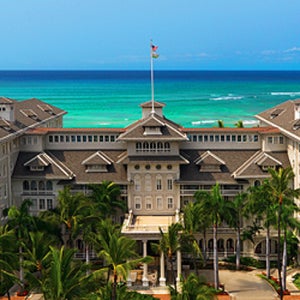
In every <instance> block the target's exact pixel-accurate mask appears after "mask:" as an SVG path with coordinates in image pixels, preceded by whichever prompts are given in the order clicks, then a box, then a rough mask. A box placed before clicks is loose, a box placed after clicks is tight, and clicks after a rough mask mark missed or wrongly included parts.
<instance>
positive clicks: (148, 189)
mask: <svg viewBox="0 0 300 300" xmlns="http://www.w3.org/2000/svg"><path fill="white" fill-rule="evenodd" d="M145 190H146V192H151V191H152V183H151V175H150V174H146V176H145Z"/></svg>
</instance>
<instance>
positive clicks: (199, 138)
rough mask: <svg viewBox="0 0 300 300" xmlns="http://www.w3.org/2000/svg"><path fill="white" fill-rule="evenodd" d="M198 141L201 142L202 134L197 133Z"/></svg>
mask: <svg viewBox="0 0 300 300" xmlns="http://www.w3.org/2000/svg"><path fill="white" fill-rule="evenodd" d="M198 142H201V143H202V142H203V136H202V135H198Z"/></svg>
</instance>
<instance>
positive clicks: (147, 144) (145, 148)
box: [143, 142, 149, 152]
mask: <svg viewBox="0 0 300 300" xmlns="http://www.w3.org/2000/svg"><path fill="white" fill-rule="evenodd" d="M143 148H144V151H145V152H149V143H148V142H144V143H143Z"/></svg>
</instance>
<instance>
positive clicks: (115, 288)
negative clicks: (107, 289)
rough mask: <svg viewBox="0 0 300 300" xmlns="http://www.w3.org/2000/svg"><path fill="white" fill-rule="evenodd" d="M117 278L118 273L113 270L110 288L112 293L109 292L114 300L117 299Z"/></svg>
mask: <svg viewBox="0 0 300 300" xmlns="http://www.w3.org/2000/svg"><path fill="white" fill-rule="evenodd" d="M117 280H118V275H117V273H116V272H115V271H114V281H113V289H112V294H111V300H116V299H117Z"/></svg>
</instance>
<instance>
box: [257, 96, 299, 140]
mask: <svg viewBox="0 0 300 300" xmlns="http://www.w3.org/2000/svg"><path fill="white" fill-rule="evenodd" d="M295 105H300V99H297V100H288V101H286V102H283V103H281V104H279V105H277V106H275V107H272V108H270V109H267V110H265V111H263V112H262V113H260V114H258V115H256V118H258V119H259V120H262V121H264V122H266V123H267V124H269V125H272V126H275V127H277V128H279V129H281V130H285V131H287V132H289V133H291V134H293V135H295V136H297V137H300V126H295V125H297V122H299V119H295Z"/></svg>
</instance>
